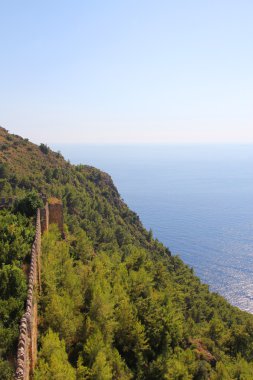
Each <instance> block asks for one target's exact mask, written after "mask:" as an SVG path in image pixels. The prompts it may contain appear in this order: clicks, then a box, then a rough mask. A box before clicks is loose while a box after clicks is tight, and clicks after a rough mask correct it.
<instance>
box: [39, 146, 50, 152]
mask: <svg viewBox="0 0 253 380" xmlns="http://www.w3.org/2000/svg"><path fill="white" fill-rule="evenodd" d="M39 148H40V150H41V152H42V153H44V154H48V153H49V146H47V145H46V144H40V147H39Z"/></svg>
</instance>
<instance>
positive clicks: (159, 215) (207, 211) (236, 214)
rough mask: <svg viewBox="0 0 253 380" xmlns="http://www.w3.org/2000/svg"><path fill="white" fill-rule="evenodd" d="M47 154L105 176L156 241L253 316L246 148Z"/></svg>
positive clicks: (252, 156) (251, 174) (252, 216)
mask: <svg viewBox="0 0 253 380" xmlns="http://www.w3.org/2000/svg"><path fill="white" fill-rule="evenodd" d="M54 148H56V149H60V150H61V152H62V153H63V154H64V156H65V157H66V158H68V159H70V161H71V162H72V163H84V164H88V165H92V166H96V167H98V168H100V169H102V170H104V171H106V172H108V173H109V174H110V175H111V177H112V178H113V181H114V183H115V184H116V186H117V188H118V190H119V192H120V194H121V196H122V198H123V199H124V200H125V201H126V203H127V204H128V205H129V207H130V208H131V209H133V210H134V211H136V212H137V213H138V214H139V216H140V217H141V220H142V222H143V224H144V225H145V227H147V228H148V229H149V228H152V230H153V233H154V236H155V237H157V238H158V239H159V240H160V241H162V242H163V243H164V244H165V245H166V246H168V247H169V248H170V250H171V251H172V253H174V254H179V255H180V256H181V258H182V259H183V260H184V261H185V262H186V263H188V264H189V265H190V266H192V267H193V268H194V269H195V272H196V273H197V275H198V276H199V277H200V278H201V279H202V280H203V281H204V282H206V283H208V284H209V285H210V288H211V290H213V291H217V292H219V293H220V294H222V295H223V296H225V297H226V298H227V299H228V300H229V301H230V302H231V303H232V304H234V305H236V306H239V307H240V308H241V309H244V310H247V311H250V312H252V313H253V146H249V145H248V146H229V145H227V146H221V145H220V146H211V145H209V146H200V145H196V146H187V145H185V146H183V145H181V146H174V145H173V146H81V145H79V146H73V145H72V146H71V145H68V146H67V145H65V146H63V145H61V146H60V145H57V146H54Z"/></svg>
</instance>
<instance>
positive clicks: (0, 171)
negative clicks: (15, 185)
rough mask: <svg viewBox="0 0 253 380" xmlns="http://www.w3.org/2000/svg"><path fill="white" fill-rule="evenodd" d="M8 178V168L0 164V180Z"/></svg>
mask: <svg viewBox="0 0 253 380" xmlns="http://www.w3.org/2000/svg"><path fill="white" fill-rule="evenodd" d="M7 177H8V168H7V166H6V165H5V164H1V163H0V178H7Z"/></svg>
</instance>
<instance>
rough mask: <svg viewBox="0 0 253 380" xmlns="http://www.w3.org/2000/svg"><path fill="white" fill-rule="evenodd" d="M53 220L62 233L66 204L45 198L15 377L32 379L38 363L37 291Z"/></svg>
mask: <svg viewBox="0 0 253 380" xmlns="http://www.w3.org/2000/svg"><path fill="white" fill-rule="evenodd" d="M51 223H55V224H57V226H58V228H59V230H60V232H61V233H62V236H63V235H64V232H63V206H62V202H61V201H60V200H56V199H55V198H54V201H53V202H51V203H49V204H48V203H47V202H46V203H45V206H44V207H43V208H41V209H38V210H37V218H36V232H35V239H34V242H33V246H32V252H31V264H30V272H29V281H28V293H27V300H26V310H25V313H24V315H23V317H22V319H21V322H20V332H19V342H18V352H17V366H16V376H15V380H30V379H31V378H32V376H33V372H34V369H35V366H36V361H37V340H38V299H37V295H38V294H39V292H40V290H41V270H40V268H41V260H40V256H41V234H42V233H43V232H46V231H48V227H49V224H51ZM45 380H46V379H45Z"/></svg>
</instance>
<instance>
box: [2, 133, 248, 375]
mask: <svg viewBox="0 0 253 380" xmlns="http://www.w3.org/2000/svg"><path fill="white" fill-rule="evenodd" d="M41 195H44V196H47V197H50V196H54V197H58V198H60V199H62V201H63V205H64V217H65V239H64V240H63V239H62V238H61V236H60V233H59V231H57V228H56V226H54V225H53V226H51V227H50V231H49V232H48V233H45V234H44V236H43V241H42V293H41V295H40V300H39V302H40V305H39V307H40V309H39V315H40V326H39V327H40V337H39V360H38V365H37V369H36V374H35V379H37V380H46V379H55V380H56V379H57V380H64V379H69V380H72V379H73V380H74V379H78V380H81V379H94V380H107V379H108V380H109V379H150V380H153V379H154V380H155V379H178V380H183V379H185V380H186V379H187V380H188V379H195V380H197V379H200V380H201V379H206V380H207V379H216V380H218V379H220V380H221V379H246V380H247V379H252V378H253V316H252V315H250V314H247V313H245V312H242V311H240V310H239V309H237V308H235V307H232V306H231V305H229V304H228V303H227V302H226V301H225V300H224V299H223V298H222V297H221V296H219V295H217V294H213V293H211V292H209V290H208V286H207V285H203V284H201V282H200V280H199V279H198V278H197V277H196V276H195V275H194V273H193V271H192V270H191V269H190V268H189V267H187V266H186V265H185V264H184V263H183V262H182V261H181V260H180V259H179V258H178V257H176V256H173V255H171V253H170V251H169V250H168V248H166V247H164V246H163V245H162V244H161V243H159V242H158V241H157V240H154V239H153V237H152V233H151V232H149V231H146V230H145V229H144V228H143V226H142V224H141V222H140V220H139V218H138V216H137V215H136V214H135V213H134V212H132V211H131V210H129V209H128V207H127V206H126V204H125V203H124V202H123V201H122V200H121V198H120V195H119V193H118V191H117V189H116V188H115V186H114V185H113V183H112V180H111V178H110V177H109V175H108V174H105V173H103V172H101V171H99V170H97V169H94V168H91V167H88V166H83V165H78V166H74V165H71V164H70V163H68V162H66V161H65V160H64V159H63V157H62V156H61V154H60V153H54V152H52V151H51V150H50V149H49V148H48V147H47V146H46V145H44V144H41V145H40V146H36V145H34V144H32V143H30V142H29V141H28V140H26V139H22V138H20V137H18V136H15V135H11V134H9V133H8V132H7V131H6V130H4V129H2V128H0V197H12V198H14V203H13V206H12V209H11V210H9V211H4V210H3V211H0V218H2V219H0V220H2V222H1V226H2V225H3V226H5V229H3V228H2V227H1V229H0V248H1V249H0V255H1V256H0V265H1V266H0V278H1V279H2V278H4V279H6V278H7V279H8V275H7V274H6V273H9V272H10V271H14V272H15V271H16V272H15V273H16V277H15V278H17V279H18V280H16V282H15V281H14V282H13V281H12V282H11V283H10V282H9V283H8V281H7V280H4V281H5V282H4V281H3V280H1V281H0V288H1V292H0V298H1V299H0V305H1V310H0V313H1V315H0V317H1V319H0V334H1V337H0V342H1V341H4V339H5V341H7V340H8V339H9V341H10V343H9V345H8V346H7V344H4V345H0V358H1V362H0V366H2V367H3V368H5V372H2V373H4V374H3V375H1V376H2V377H0V378H1V379H11V374H10V373H11V370H10V368H11V366H12V363H13V356H14V355H15V340H16V339H17V331H18V318H20V315H21V314H22V307H23V308H24V299H25V298H24V295H25V291H26V284H25V273H26V270H25V268H26V263H27V262H28V257H27V253H29V249H28V246H29V244H31V240H32V237H33V228H32V227H31V226H32V222H33V216H32V212H31V210H33V209H35V208H36V206H37V205H38V204H39V199H40V197H41ZM26 206H27V207H26ZM28 206H29V207H28ZM12 226H13V227H12ZM12 230H13V231H14V232H13V234H14V240H11V238H10V237H9V235H8V234H10V231H12ZM6 231H7V232H6ZM6 241H7V242H8V243H6ZM9 241H11V243H9ZM13 241H14V242H15V241H18V242H20V246H21V247H22V249H20V250H19V249H17V250H15V249H14V250H13V249H12V248H8V247H9V246H10V244H14V243H13ZM14 246H15V247H16V245H14ZM6 247H7V248H6ZM10 247H11V246H10ZM10 252H11V253H10ZM8 271H9V272H8ZM1 273H2V274H1ZM18 276H19V277H18ZM2 284H3V285H2ZM2 287H3V289H4V290H2ZM8 297H9V298H10V297H12V298H13V299H14V301H13V302H14V303H16V304H17V306H15V307H16V308H15V319H13V318H12V314H11V313H12V310H11V309H10V307H9V304H10V303H8V301H6V300H9V298H8ZM10 320H11V321H12V322H10ZM10 334H11V338H9V336H10ZM0 344H1V343H0ZM6 347H8V349H7V351H6Z"/></svg>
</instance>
